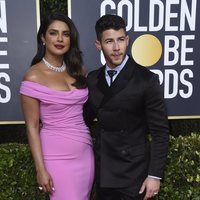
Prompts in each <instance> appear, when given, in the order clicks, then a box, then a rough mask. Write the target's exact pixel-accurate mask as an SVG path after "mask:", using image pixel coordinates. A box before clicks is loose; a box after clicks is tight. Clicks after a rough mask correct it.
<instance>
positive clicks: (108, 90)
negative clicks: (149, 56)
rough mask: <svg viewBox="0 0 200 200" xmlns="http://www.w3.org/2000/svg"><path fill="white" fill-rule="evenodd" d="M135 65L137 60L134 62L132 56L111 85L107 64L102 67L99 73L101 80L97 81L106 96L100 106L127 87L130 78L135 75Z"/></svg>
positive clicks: (98, 86)
mask: <svg viewBox="0 0 200 200" xmlns="http://www.w3.org/2000/svg"><path fill="white" fill-rule="evenodd" d="M134 65H135V62H133V60H132V58H129V59H128V61H127V63H126V65H125V66H124V68H123V69H122V70H121V72H120V73H119V74H118V76H117V77H116V79H115V80H114V82H113V84H112V86H111V87H109V86H108V84H107V81H106V79H105V66H104V67H102V69H101V71H100V73H99V75H98V79H99V80H98V82H97V88H98V89H99V90H100V91H101V92H102V93H103V95H104V97H103V99H102V102H101V103H100V106H99V107H101V106H103V105H104V104H105V103H107V102H108V101H109V100H110V99H111V98H112V97H114V96H115V95H116V94H118V93H119V92H120V91H121V90H123V89H124V88H125V87H126V85H127V84H128V82H129V80H130V79H131V78H132V77H133V71H134Z"/></svg>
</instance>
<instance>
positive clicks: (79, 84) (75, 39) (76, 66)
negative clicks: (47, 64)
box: [31, 13, 86, 88]
mask: <svg viewBox="0 0 200 200" xmlns="http://www.w3.org/2000/svg"><path fill="white" fill-rule="evenodd" d="M55 20H58V21H62V22H64V23H66V24H67V25H68V27H69V30H70V49H69V51H67V52H66V53H65V54H64V62H65V63H66V66H67V72H68V73H69V75H70V76H72V77H73V78H74V79H75V80H76V81H75V83H73V86H75V87H76V88H85V87H86V78H85V75H84V70H83V60H82V52H81V51H80V49H79V35H78V31H77V29H76V27H75V25H74V23H73V22H72V20H71V19H70V18H69V17H67V16H66V15H64V14H61V13H54V14H50V15H48V16H47V17H46V19H45V20H44V21H42V23H41V25H40V28H39V31H38V34H37V53H36V55H35V57H34V58H33V60H32V62H31V65H35V64H36V63H38V62H40V61H41V60H42V58H43V57H44V55H45V46H44V45H43V41H42V39H41V38H42V36H45V35H46V31H47V29H48V27H49V25H50V24H52V23H53V21H55Z"/></svg>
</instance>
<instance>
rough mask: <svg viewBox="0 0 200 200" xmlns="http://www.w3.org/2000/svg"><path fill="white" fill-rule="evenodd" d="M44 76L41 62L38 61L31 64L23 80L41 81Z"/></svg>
mask: <svg viewBox="0 0 200 200" xmlns="http://www.w3.org/2000/svg"><path fill="white" fill-rule="evenodd" d="M42 77H43V71H42V69H41V64H40V63H37V64H36V65H33V66H31V67H30V68H29V69H28V70H27V72H26V73H25V75H24V77H23V80H24V81H32V82H40V80H41V79H42Z"/></svg>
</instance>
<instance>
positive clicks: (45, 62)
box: [42, 58, 66, 72]
mask: <svg viewBox="0 0 200 200" xmlns="http://www.w3.org/2000/svg"><path fill="white" fill-rule="evenodd" d="M42 60H43V62H44V64H45V65H46V66H47V67H48V68H49V69H51V70H53V71H55V72H64V71H65V70H66V65H65V63H64V62H63V64H62V66H61V67H55V66H53V65H51V64H50V63H49V62H47V61H46V60H45V58H42Z"/></svg>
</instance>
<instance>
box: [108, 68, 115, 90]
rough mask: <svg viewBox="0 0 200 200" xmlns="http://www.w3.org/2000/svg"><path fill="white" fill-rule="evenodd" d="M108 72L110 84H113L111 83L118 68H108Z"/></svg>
mask: <svg viewBox="0 0 200 200" xmlns="http://www.w3.org/2000/svg"><path fill="white" fill-rule="evenodd" d="M107 73H108V75H109V76H110V86H111V84H112V82H113V76H114V75H115V74H116V73H117V71H116V70H108V71H107Z"/></svg>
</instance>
